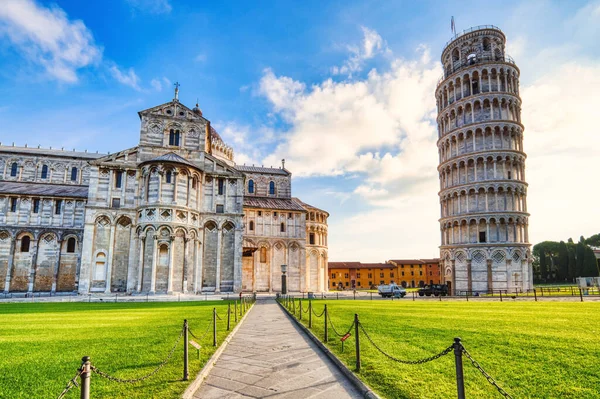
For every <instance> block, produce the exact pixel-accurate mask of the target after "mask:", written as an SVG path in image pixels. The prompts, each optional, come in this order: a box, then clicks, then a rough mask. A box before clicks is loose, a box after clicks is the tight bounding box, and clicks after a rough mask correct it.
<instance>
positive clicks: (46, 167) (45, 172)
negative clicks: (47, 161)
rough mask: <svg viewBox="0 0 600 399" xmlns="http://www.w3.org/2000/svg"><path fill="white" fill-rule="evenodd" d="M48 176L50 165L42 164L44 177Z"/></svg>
mask: <svg viewBox="0 0 600 399" xmlns="http://www.w3.org/2000/svg"><path fill="white" fill-rule="evenodd" d="M47 178H48V165H43V166H42V179H47Z"/></svg>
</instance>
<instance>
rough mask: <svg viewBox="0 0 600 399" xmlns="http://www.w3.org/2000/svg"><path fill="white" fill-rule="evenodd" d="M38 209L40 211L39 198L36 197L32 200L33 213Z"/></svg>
mask: <svg viewBox="0 0 600 399" xmlns="http://www.w3.org/2000/svg"><path fill="white" fill-rule="evenodd" d="M39 211H40V200H39V199H37V198H36V199H34V200H33V213H39Z"/></svg>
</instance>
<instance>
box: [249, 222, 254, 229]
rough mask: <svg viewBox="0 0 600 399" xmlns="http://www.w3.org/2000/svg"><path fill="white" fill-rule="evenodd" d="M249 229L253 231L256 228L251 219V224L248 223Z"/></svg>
mask: <svg viewBox="0 0 600 399" xmlns="http://www.w3.org/2000/svg"><path fill="white" fill-rule="evenodd" d="M248 230H251V231H253V230H254V222H253V221H252V220H251V221H250V223H249V225H248Z"/></svg>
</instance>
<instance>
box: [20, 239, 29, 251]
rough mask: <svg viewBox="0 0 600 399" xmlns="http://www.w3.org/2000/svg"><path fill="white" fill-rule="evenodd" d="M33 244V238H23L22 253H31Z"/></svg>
mask: <svg viewBox="0 0 600 399" xmlns="http://www.w3.org/2000/svg"><path fill="white" fill-rule="evenodd" d="M30 244H31V238H29V236H25V237H23V238H21V252H29V245H30Z"/></svg>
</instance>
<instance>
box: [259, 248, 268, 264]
mask: <svg viewBox="0 0 600 399" xmlns="http://www.w3.org/2000/svg"><path fill="white" fill-rule="evenodd" d="M260 263H267V248H266V247H261V248H260Z"/></svg>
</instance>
